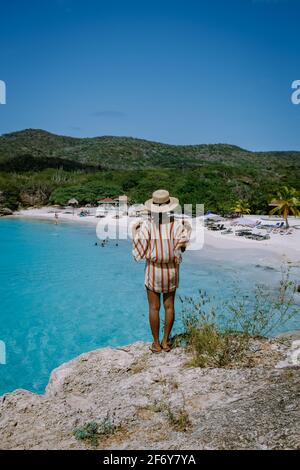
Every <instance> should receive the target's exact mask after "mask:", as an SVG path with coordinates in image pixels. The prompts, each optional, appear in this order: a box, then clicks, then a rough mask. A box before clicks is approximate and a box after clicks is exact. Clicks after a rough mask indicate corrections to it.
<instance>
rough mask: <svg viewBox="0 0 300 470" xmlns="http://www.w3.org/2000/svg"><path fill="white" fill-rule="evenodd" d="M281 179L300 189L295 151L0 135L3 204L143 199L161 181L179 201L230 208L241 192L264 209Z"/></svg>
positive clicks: (31, 133)
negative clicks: (110, 197) (122, 194)
mask: <svg viewBox="0 0 300 470" xmlns="http://www.w3.org/2000/svg"><path fill="white" fill-rule="evenodd" d="M282 185H288V186H292V187H295V188H296V189H299V190H300V152H250V151H248V150H245V149H242V148H240V147H237V146H234V145H227V144H209V145H206V144H202V145H168V144H162V143H159V142H150V141H147V140H143V139H134V138H131V137H113V136H103V137H94V138H74V137H65V136H58V135H55V134H51V133H49V132H46V131H43V130H36V129H27V130H24V131H19V132H13V133H10V134H5V135H2V136H0V205H3V204H4V203H7V205H9V206H14V207H15V206H16V205H17V204H19V203H20V202H21V203H22V204H25V203H26V202H25V201H28V200H32V201H34V202H35V203H45V202H49V201H50V202H61V203H63V202H66V200H67V198H68V197H69V196H71V197H72V196H74V197H77V198H78V199H79V201H80V202H82V203H85V202H95V201H96V200H97V198H98V197H101V195H114V194H118V193H120V192H126V193H128V194H129V195H130V196H131V197H132V199H133V200H137V201H140V200H143V199H144V198H145V197H148V196H149V193H151V191H152V190H153V189H155V188H157V187H158V186H164V187H166V188H167V189H170V190H172V192H173V193H176V194H177V195H178V196H179V197H180V198H181V200H182V202H187V203H189V202H191V203H196V202H204V203H205V204H206V208H207V209H212V210H225V209H229V207H230V204H232V202H233V201H234V200H236V199H237V198H245V199H247V200H248V201H249V202H250V204H251V209H252V211H261V212H265V211H267V210H268V200H269V198H270V197H271V195H273V194H274V191H276V189H277V188H278V187H280V186H282ZM1 194H2V196H1ZM24 194H25V197H24V196H23V195H24ZM28 194H29V195H33V197H32V198H30V197H29V198H28ZM35 194H38V195H39V196H38V197H37V198H36V199H35V197H34V195H35ZM40 194H43V195H44V196H43V197H40ZM1 197H2V202H1Z"/></svg>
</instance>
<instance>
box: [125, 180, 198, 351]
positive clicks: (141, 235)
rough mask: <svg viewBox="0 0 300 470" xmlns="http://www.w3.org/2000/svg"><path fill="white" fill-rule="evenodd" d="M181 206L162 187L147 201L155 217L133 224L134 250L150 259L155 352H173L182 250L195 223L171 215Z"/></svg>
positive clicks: (137, 256)
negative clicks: (162, 315) (162, 319)
mask: <svg viewBox="0 0 300 470" xmlns="http://www.w3.org/2000/svg"><path fill="white" fill-rule="evenodd" d="M178 205H179V201H178V199H176V198H174V197H171V196H170V195H169V192H168V191H166V190H164V189H160V190H157V191H155V192H154V193H153V194H152V198H151V199H149V200H148V201H146V202H145V206H146V208H147V209H148V211H149V212H150V214H151V218H150V219H149V220H145V221H142V222H141V221H139V222H136V223H135V224H134V225H133V250H132V254H133V257H134V259H135V260H136V261H140V260H142V259H145V260H146V267H145V286H146V291H147V298H148V303H149V321H150V327H151V332H152V336H153V343H152V346H151V348H150V349H151V351H152V352H153V353H161V352H162V351H165V352H168V351H170V346H169V338H170V333H171V330H172V327H173V323H174V299H175V293H176V289H177V287H178V285H179V265H180V263H181V261H182V255H181V253H182V252H183V251H185V248H186V246H187V244H188V242H189V240H190V235H191V230H192V229H191V226H190V224H189V223H188V222H187V221H184V220H175V219H174V216H172V215H169V213H172V212H173V211H174V210H175V209H176V208H177V207H178ZM161 294H162V296H163V304H164V309H165V322H164V335H163V339H162V342H161V343H160V341H159V326H160V321H159V310H160V303H161Z"/></svg>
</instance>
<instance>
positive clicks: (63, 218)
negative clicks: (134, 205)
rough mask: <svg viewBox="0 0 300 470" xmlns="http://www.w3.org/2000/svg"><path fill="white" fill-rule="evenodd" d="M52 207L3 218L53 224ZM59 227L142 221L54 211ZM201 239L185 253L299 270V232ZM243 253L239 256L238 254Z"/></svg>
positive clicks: (207, 235)
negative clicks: (263, 257) (251, 257)
mask: <svg viewBox="0 0 300 470" xmlns="http://www.w3.org/2000/svg"><path fill="white" fill-rule="evenodd" d="M54 212H55V208H53V207H51V206H48V207H42V208H38V209H23V210H20V211H18V212H16V213H14V214H13V215H12V216H8V217H6V218H7V219H8V218H11V219H13V218H14V219H24V220H41V221H48V222H53V223H55V219H54ZM57 212H58V214H59V217H58V224H59V223H60V222H62V223H72V224H78V225H82V226H89V227H96V226H97V224H98V223H99V221H101V220H102V221H103V222H104V221H105V224H106V225H107V226H113V225H115V223H116V222H117V220H118V222H119V223H120V227H125V226H126V225H127V223H128V224H132V223H134V222H136V221H137V220H141V218H140V217H128V216H123V217H122V218H121V219H113V218H112V216H110V215H107V216H106V217H105V219H100V218H96V217H95V216H87V217H79V216H78V215H77V213H76V210H75V212H74V215H73V214H72V213H63V212H62V211H60V210H57ZM247 218H253V219H257V218H259V216H255V215H251V216H247ZM298 222H299V223H298ZM225 224H226V227H228V226H230V221H226V223H225ZM299 224H300V221H298V220H296V219H295V218H292V217H291V219H290V225H291V228H293V225H299ZM203 240H204V243H203V245H202V243H201V242H200V243H199V241H198V242H192V243H191V247H190V250H188V251H200V249H201V248H202V247H207V248H208V249H212V250H218V251H220V252H221V251H230V252H235V255H238V256H243V254H245V253H246V251H247V252H251V251H254V252H256V251H257V252H258V253H260V252H261V251H265V252H266V253H269V254H270V255H273V256H274V255H275V257H276V258H278V259H281V260H282V261H286V262H288V263H292V264H293V265H296V266H299V267H300V230H299V229H294V230H293V233H292V234H291V235H281V234H279V233H276V234H274V233H271V236H270V239H269V240H260V241H257V240H249V239H247V238H244V237H237V236H236V235H234V233H233V234H226V235H222V234H221V232H219V231H211V230H208V229H207V228H206V227H204V231H203ZM241 250H242V253H241Z"/></svg>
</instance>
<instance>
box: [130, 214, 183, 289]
mask: <svg viewBox="0 0 300 470" xmlns="http://www.w3.org/2000/svg"><path fill="white" fill-rule="evenodd" d="M191 231H192V229H191V226H190V224H189V223H188V222H187V221H184V223H183V222H182V221H179V220H173V221H169V222H167V223H162V224H158V223H155V222H154V221H144V222H142V223H141V225H140V226H139V227H138V228H135V227H134V228H133V250H132V254H133V257H134V259H135V260H136V261H140V260H142V259H145V260H146V267H145V286H146V287H147V288H148V289H149V290H151V291H154V292H159V293H167V292H173V291H174V290H175V289H176V288H177V287H178V284H179V265H180V263H181V261H182V256H181V248H183V247H186V245H187V244H188V242H189V240H190V235H191Z"/></svg>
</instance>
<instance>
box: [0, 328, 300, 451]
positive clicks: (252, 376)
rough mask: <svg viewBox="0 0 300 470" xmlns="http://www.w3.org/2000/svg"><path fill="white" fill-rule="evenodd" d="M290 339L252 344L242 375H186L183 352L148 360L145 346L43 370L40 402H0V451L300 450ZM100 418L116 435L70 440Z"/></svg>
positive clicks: (15, 396)
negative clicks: (249, 361)
mask: <svg viewBox="0 0 300 470" xmlns="http://www.w3.org/2000/svg"><path fill="white" fill-rule="evenodd" d="M299 338H300V336H299V335H298V336H296V337H295V336H291V335H290V336H288V337H280V338H278V339H276V340H264V341H258V340H257V341H256V342H255V344H254V345H253V347H252V351H253V357H254V360H253V364H254V366H253V367H251V368H230V369H221V368H219V369H217V368H215V369H213V368H192V367H187V365H186V364H187V361H188V359H189V357H188V355H187V353H186V352H185V351H184V350H182V349H180V348H176V349H174V350H172V351H171V352H170V353H162V354H159V355H153V354H151V353H150V352H149V345H147V344H145V343H135V344H132V345H130V346H126V347H119V348H114V349H112V348H105V349H98V350H96V351H93V352H89V353H85V354H82V355H81V356H79V357H77V358H76V359H74V360H72V361H70V362H68V363H66V364H63V365H62V366H60V367H58V368H57V369H55V370H54V371H53V372H52V374H51V377H50V381H49V384H48V386H47V388H46V392H45V394H44V395H36V394H34V393H31V392H28V391H25V390H17V391H15V392H13V393H9V394H6V395H3V396H2V397H0V442H1V444H0V446H1V448H2V449H87V448H92V445H94V447H97V448H99V449H101V448H102V449H148V450H150V449H182V450H186V449H296V448H299V447H300V410H299V394H300V375H299V369H300V367H299V361H297V360H295V361H294V362H293V361H291V360H290V359H291V355H292V354H294V355H295V344H294V343H295V341H297V339H299ZM297 344H298V343H297ZM285 358H288V360H286V362H285V363H284V360H285ZM296 359H297V358H296ZM105 420H106V422H108V421H109V422H110V423H113V426H114V429H115V431H114V432H110V433H107V434H105V433H103V435H101V437H100V438H99V439H97V440H96V443H95V442H94V443H93V444H92V443H91V441H89V440H87V439H83V440H80V439H79V440H78V439H76V437H75V436H74V430H76V429H78V428H80V427H82V426H85V425H87V424H88V423H91V422H96V423H102V422H103V421H105ZM77 438H78V436H77Z"/></svg>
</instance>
